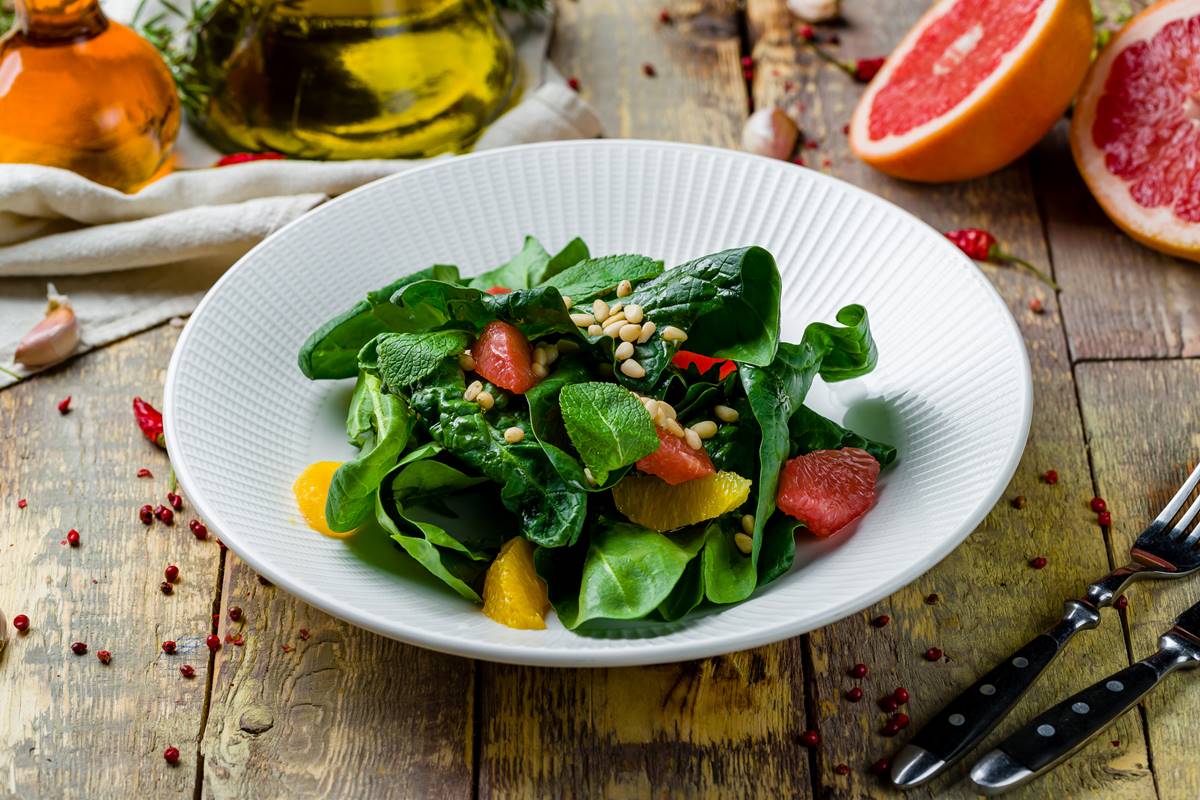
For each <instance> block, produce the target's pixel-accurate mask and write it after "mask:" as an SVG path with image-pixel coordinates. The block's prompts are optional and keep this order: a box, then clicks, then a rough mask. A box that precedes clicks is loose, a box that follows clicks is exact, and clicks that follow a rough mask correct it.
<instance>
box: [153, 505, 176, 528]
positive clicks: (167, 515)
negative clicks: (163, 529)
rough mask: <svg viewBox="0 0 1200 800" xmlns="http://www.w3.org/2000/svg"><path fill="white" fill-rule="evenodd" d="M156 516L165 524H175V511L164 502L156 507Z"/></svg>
mask: <svg viewBox="0 0 1200 800" xmlns="http://www.w3.org/2000/svg"><path fill="white" fill-rule="evenodd" d="M154 517H155V519H158V520H160V521H161V522H162V523H163V524H164V525H174V524H175V512H174V511H172V510H171V509H169V508H167V507H166V506H164V505H163V504H162V503H159V505H158V507H157V508H155V509H154Z"/></svg>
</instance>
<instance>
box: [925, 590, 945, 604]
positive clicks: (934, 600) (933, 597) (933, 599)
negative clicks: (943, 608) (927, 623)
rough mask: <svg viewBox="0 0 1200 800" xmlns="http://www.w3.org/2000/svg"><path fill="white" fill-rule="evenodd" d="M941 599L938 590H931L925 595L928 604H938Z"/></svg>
mask: <svg viewBox="0 0 1200 800" xmlns="http://www.w3.org/2000/svg"><path fill="white" fill-rule="evenodd" d="M941 601H942V598H941V595H939V594H938V593H937V592H930V593H929V594H927V595H925V605H927V606H936V605H937V604H938V603H940V602H941Z"/></svg>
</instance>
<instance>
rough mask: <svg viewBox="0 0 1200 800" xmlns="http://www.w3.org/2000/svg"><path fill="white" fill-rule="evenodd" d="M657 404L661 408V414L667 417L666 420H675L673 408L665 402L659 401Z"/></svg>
mask: <svg viewBox="0 0 1200 800" xmlns="http://www.w3.org/2000/svg"><path fill="white" fill-rule="evenodd" d="M658 404H659V405H660V406H662V410H663V413H664V414H666V415H667V419H675V406H673V405H671V404H670V403H668V402H667V401H666V400H659V401H658Z"/></svg>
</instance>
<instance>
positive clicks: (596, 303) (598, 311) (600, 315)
mask: <svg viewBox="0 0 1200 800" xmlns="http://www.w3.org/2000/svg"><path fill="white" fill-rule="evenodd" d="M592 316H594V317H595V318H596V319H604V318H605V317H607V316H608V303H606V302H604V301H603V300H601V299H600V298H596V299H595V300H593V301H592Z"/></svg>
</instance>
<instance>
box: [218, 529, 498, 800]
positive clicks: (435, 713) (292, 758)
mask: <svg viewBox="0 0 1200 800" xmlns="http://www.w3.org/2000/svg"><path fill="white" fill-rule="evenodd" d="M314 535H316V534H314ZM234 606H237V607H238V608H240V609H242V615H241V616H242V620H241V621H240V622H234V621H231V620H230V615H229V609H230V608H231V607H234ZM220 625H221V627H220V633H221V635H222V637H224V635H225V634H227V633H228V634H231V635H234V636H236V635H241V636H242V637H243V639H244V641H245V644H244V645H243V646H238V645H236V644H225V645H223V647H222V648H221V650H220V651H219V653H218V655H217V657H216V670H215V674H214V680H213V688H212V703H211V707H210V710H209V716H208V721H207V725H206V727H205V731H204V740H203V748H202V750H203V753H204V785H203V789H204V796H205V797H210V798H237V797H253V796H260V795H262V796H275V795H278V796H293V797H330V798H337V797H371V798H393V797H396V798H400V797H404V798H428V797H446V798H452V797H467V796H470V794H471V781H472V774H471V772H472V762H473V758H472V730H473V722H472V707H473V693H474V680H473V678H474V673H473V668H472V663H471V662H470V661H467V660H465V659H459V658H454V657H452V656H445V655H441V654H438V653H434V652H431V651H428V650H421V649H419V648H416V647H409V646H408V645H403V644H400V643H399V642H395V641H392V640H390V639H385V638H383V637H381V636H376V635H375V634H373V633H369V632H367V631H364V630H362V629H361V628H356V627H354V626H352V625H349V624H347V623H344V622H341V621H339V620H335V619H333V618H332V617H330V616H328V615H327V614H324V613H322V612H320V611H317V610H316V609H314V608H312V607H310V606H308V605H305V604H304V603H302V602H300V601H299V600H297V599H295V598H294V597H291V596H290V595H288V594H287V593H286V592H284V591H283V590H282V589H279V588H276V587H274V586H268V585H263V584H262V583H260V582H259V581H258V580H257V577H256V575H255V574H254V572H253V570H251V569H250V568H249V567H247V566H246V565H245V564H244V563H242V561H240V560H239V559H238V558H237V557H236V556H235V555H233V554H232V553H229V554H228V555H227V558H226V564H225V570H224V581H223V590H222V593H221V620H220ZM264 787H271V788H264Z"/></svg>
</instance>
